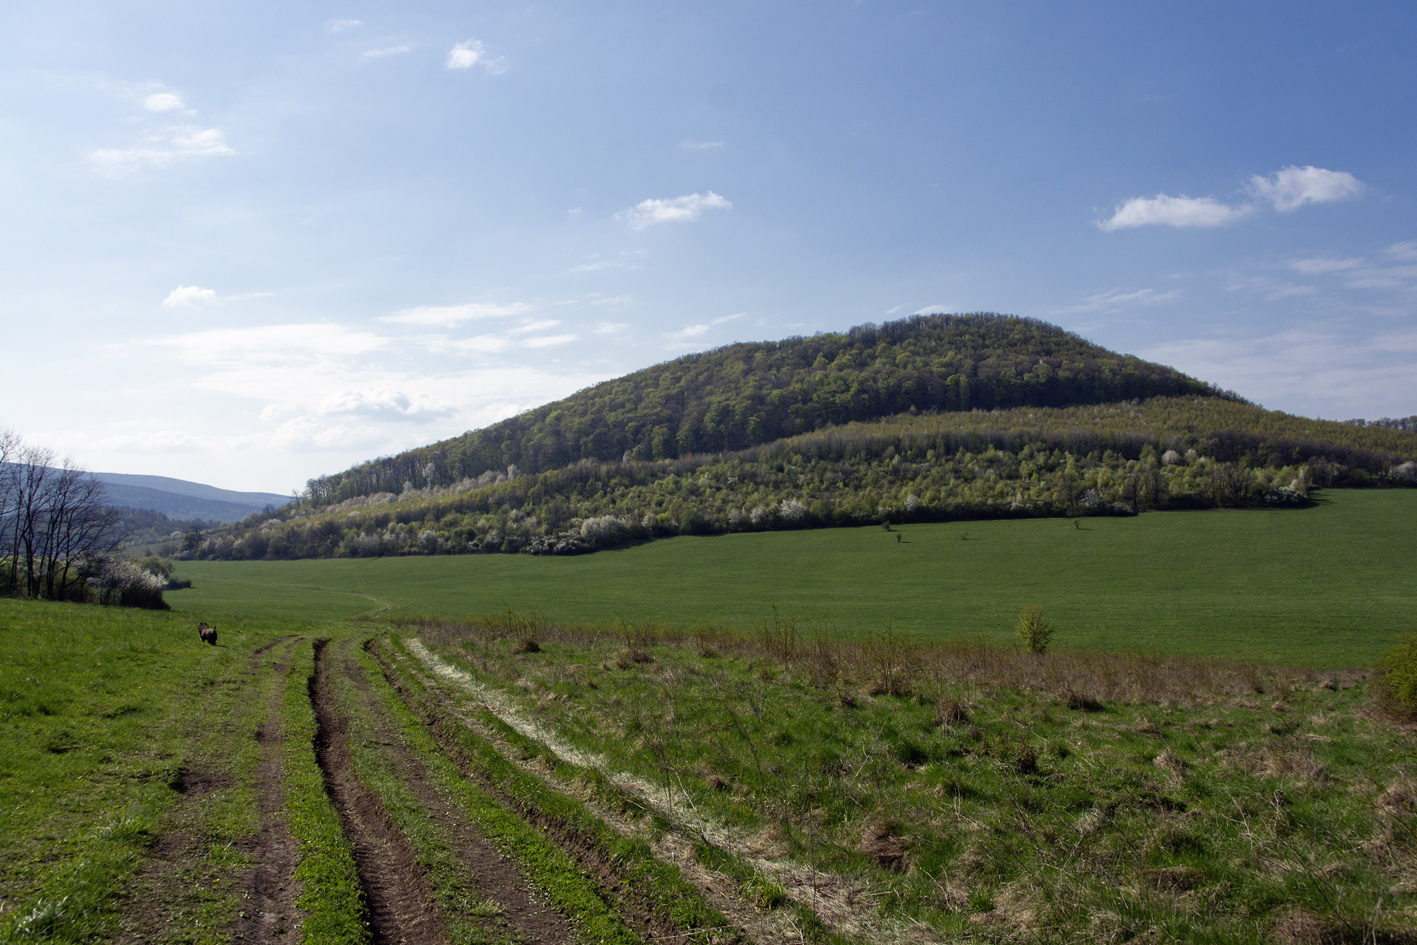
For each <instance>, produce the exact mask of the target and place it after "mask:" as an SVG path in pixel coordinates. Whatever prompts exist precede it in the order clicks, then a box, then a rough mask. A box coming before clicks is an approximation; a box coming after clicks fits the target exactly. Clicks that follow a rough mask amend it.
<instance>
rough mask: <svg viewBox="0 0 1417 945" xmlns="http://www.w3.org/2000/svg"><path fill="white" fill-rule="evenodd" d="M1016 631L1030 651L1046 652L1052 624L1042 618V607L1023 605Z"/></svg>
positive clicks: (1051, 633) (1051, 635) (1051, 636)
mask: <svg viewBox="0 0 1417 945" xmlns="http://www.w3.org/2000/svg"><path fill="white" fill-rule="evenodd" d="M1016 632H1017V633H1018V638H1019V639H1020V640H1022V641H1023V645H1024V646H1026V647H1028V652H1030V653H1046V652H1047V651H1048V641H1049V640H1051V639H1053V625H1052V624H1051V623H1049V622H1048V621H1046V620H1044V619H1043V608H1042V607H1025V608H1024V609H1023V612H1022V613H1020V614H1019V615H1018V627H1017V628H1016Z"/></svg>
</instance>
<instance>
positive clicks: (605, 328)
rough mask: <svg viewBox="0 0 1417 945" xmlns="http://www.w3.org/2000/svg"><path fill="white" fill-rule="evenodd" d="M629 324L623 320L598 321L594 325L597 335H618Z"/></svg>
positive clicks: (627, 327)
mask: <svg viewBox="0 0 1417 945" xmlns="http://www.w3.org/2000/svg"><path fill="white" fill-rule="evenodd" d="M629 327H630V326H629V325H627V324H625V323H624V322H599V323H597V324H596V326H595V333H596V334H597V335H618V334H620V333H621V332H623V331H626V330H628V329H629Z"/></svg>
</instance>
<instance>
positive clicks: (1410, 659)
mask: <svg viewBox="0 0 1417 945" xmlns="http://www.w3.org/2000/svg"><path fill="white" fill-rule="evenodd" d="M1373 690H1374V692H1375V693H1376V695H1377V699H1378V704H1379V705H1381V706H1382V707H1383V709H1384V710H1385V711H1387V712H1388V713H1390V714H1391V715H1395V716H1397V717H1398V718H1402V719H1408V720H1413V721H1417V631H1414V632H1412V633H1409V634H1408V635H1407V636H1406V637H1404V638H1403V639H1402V640H1401V641H1400V642H1399V643H1398V644H1397V646H1395V647H1393V648H1392V649H1391V650H1389V651H1388V652H1387V654H1386V655H1385V656H1384V657H1383V658H1382V659H1381V660H1380V661H1379V662H1378V675H1377V678H1376V679H1375V680H1373Z"/></svg>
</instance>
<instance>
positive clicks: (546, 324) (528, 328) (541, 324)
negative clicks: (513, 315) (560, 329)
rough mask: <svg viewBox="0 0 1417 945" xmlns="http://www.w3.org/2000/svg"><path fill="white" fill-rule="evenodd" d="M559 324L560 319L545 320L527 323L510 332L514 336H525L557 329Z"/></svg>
mask: <svg viewBox="0 0 1417 945" xmlns="http://www.w3.org/2000/svg"><path fill="white" fill-rule="evenodd" d="M559 324H561V321H560V319H557V318H543V319H540V320H538V321H532V322H526V323H525V324H522V325H518V326H517V327H516V328H511V329H508V331H509V332H510V333H511V334H514V335H525V334H528V333H530V332H533V331H546V330H547V329H548V328H555V327H556V326H557V325H559Z"/></svg>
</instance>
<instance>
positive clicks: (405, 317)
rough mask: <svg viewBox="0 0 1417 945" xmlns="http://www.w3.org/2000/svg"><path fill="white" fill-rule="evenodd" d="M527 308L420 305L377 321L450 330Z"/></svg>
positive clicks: (482, 304)
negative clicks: (460, 325)
mask: <svg viewBox="0 0 1417 945" xmlns="http://www.w3.org/2000/svg"><path fill="white" fill-rule="evenodd" d="M527 311H528V307H527V306H526V305H524V304H523V303H521V302H513V303H512V304H510V305H494V304H491V303H485V302H469V303H467V304H465V305H420V306H417V307H416V308H406V309H402V310H401V311H399V312H398V314H396V315H385V316H383V317H381V318H380V319H379V320H380V321H383V322H397V323H399V324H403V325H435V326H438V327H442V328H450V327H452V326H453V325H457V324H461V323H462V322H467V321H473V320H474V319H480V318H506V317H508V316H512V315H521V314H524V313H525V312H527Z"/></svg>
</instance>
